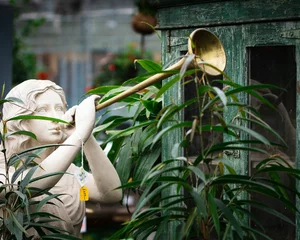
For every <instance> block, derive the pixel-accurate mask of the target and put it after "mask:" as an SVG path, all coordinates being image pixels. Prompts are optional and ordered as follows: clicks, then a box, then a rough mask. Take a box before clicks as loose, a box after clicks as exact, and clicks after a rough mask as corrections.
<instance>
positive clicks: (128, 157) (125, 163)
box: [116, 138, 132, 184]
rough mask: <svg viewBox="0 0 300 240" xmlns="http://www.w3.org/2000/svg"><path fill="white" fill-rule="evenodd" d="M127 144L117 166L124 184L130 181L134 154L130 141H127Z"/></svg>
mask: <svg viewBox="0 0 300 240" xmlns="http://www.w3.org/2000/svg"><path fill="white" fill-rule="evenodd" d="M124 142H125V144H124V146H123V147H122V149H121V150H120V154H119V160H118V163H117V166H116V170H117V172H118V175H119V176H120V180H121V183H122V184H125V183H126V182H127V181H128V178H129V176H130V170H131V164H132V152H131V145H130V141H128V138H127V141H126V140H125V141H124Z"/></svg>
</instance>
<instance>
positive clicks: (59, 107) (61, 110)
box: [55, 106, 64, 112]
mask: <svg viewBox="0 0 300 240" xmlns="http://www.w3.org/2000/svg"><path fill="white" fill-rule="evenodd" d="M55 110H56V111H60V112H63V111H64V108H63V107H62V106H57V107H56V108H55Z"/></svg>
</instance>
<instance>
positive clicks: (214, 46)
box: [96, 28, 226, 111]
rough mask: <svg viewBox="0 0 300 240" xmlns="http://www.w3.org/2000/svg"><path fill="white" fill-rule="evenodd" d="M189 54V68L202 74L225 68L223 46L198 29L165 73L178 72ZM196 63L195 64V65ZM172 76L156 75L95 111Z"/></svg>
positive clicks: (215, 72) (104, 103)
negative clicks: (193, 56) (185, 50)
mask: <svg viewBox="0 0 300 240" xmlns="http://www.w3.org/2000/svg"><path fill="white" fill-rule="evenodd" d="M189 54H194V55H195V58H194V64H190V66H189V67H193V66H195V65H196V66H198V67H199V68H200V69H201V70H202V71H203V72H205V73H207V74H208V75H211V76H217V75H219V74H220V72H219V71H218V70H216V69H215V68H217V69H219V70H220V71H223V70H224V69H225V66H226V55H225V51H224V48H223V45H222V43H221V41H220V40H219V38H218V37H217V36H216V35H214V34H213V33H211V32H210V31H208V30H206V29H203V28H199V29H196V30H195V31H193V32H192V33H191V34H190V36H189V40H188V52H187V54H186V55H185V57H183V58H182V59H180V60H179V61H178V62H177V63H175V64H173V65H172V66H170V67H168V68H167V69H166V70H165V71H172V70H179V69H180V68H181V67H182V65H183V64H184V62H185V60H186V57H187V56H188V55H189ZM195 63H196V64H195ZM202 63H207V64H209V65H212V66H214V67H215V68H213V67H210V66H208V65H205V64H202ZM172 75H174V73H168V72H164V73H157V74H155V75H153V76H151V77H149V78H148V79H146V80H145V81H143V82H141V83H139V84H137V85H135V86H133V87H132V88H129V89H127V90H126V91H124V92H122V93H120V94H118V95H116V96H114V97H113V98H110V99H109V100H107V101H105V102H103V103H100V104H98V105H97V106H96V111H98V110H100V109H103V108H105V107H107V106H109V105H111V104H113V103H115V102H117V101H119V100H121V99H123V98H126V97H128V96H130V95H132V94H134V93H136V92H138V91H140V90H142V89H144V88H146V87H148V86H150V85H152V84H154V83H156V82H158V81H161V80H163V79H165V78H168V77H170V76H172Z"/></svg>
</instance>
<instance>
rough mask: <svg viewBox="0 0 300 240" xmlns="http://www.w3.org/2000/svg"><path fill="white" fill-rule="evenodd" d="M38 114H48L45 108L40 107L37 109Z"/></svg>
mask: <svg viewBox="0 0 300 240" xmlns="http://www.w3.org/2000/svg"><path fill="white" fill-rule="evenodd" d="M36 111H37V112H47V109H46V108H45V107H39V108H37V109H36Z"/></svg>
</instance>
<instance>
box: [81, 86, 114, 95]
mask: <svg viewBox="0 0 300 240" xmlns="http://www.w3.org/2000/svg"><path fill="white" fill-rule="evenodd" d="M116 88H119V86H100V87H97V88H94V89H91V90H89V91H88V92H87V93H86V94H96V95H103V94H106V93H108V92H109V91H111V90H113V89H116Z"/></svg>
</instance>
